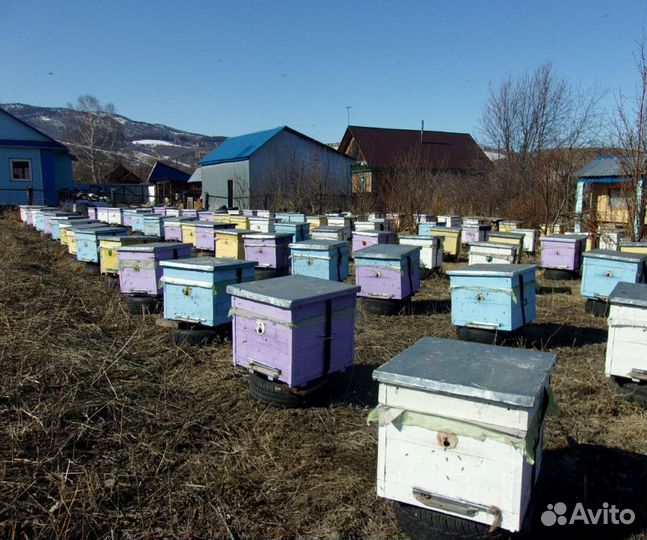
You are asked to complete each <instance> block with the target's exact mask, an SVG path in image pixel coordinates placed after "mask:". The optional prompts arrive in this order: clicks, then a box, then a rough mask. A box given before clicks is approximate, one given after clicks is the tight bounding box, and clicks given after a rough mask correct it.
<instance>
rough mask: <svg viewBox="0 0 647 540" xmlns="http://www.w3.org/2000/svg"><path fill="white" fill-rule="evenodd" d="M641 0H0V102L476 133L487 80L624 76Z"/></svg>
mask: <svg viewBox="0 0 647 540" xmlns="http://www.w3.org/2000/svg"><path fill="white" fill-rule="evenodd" d="M646 25H647V3H646V2H645V1H644V0H454V1H452V0H449V1H448V0H443V1H440V0H428V1H419V2H413V1H406V0H404V1H391V2H387V1H381V0H374V1H361V0H360V1H352V0H348V1H336V0H335V1H326V2H323V1H316V2H315V1H312V0H300V1H297V0H295V1H292V0H290V1H287V0H286V1H281V2H279V1H275V0H264V1H233V0H232V1H229V2H223V1H217V0H215V1H214V0H212V1H208V0H195V1H191V0H187V1H184V2H179V1H170V0H158V1H154V0H130V1H122V0H114V1H109V2H103V1H98V0H60V1H58V2H54V1H44V0H41V1H34V0H0V103H8V102H23V103H30V104H34V105H42V106H65V105H66V104H67V103H68V102H74V101H75V100H76V98H77V97H78V96H79V95H81V94H86V93H87V94H93V95H95V96H96V97H98V98H99V99H100V100H102V101H111V102H113V103H114V104H115V106H116V108H117V112H119V113H121V114H123V115H125V116H128V117H130V118H132V119H135V120H143V121H147V122H158V123H162V124H167V125H170V126H173V127H176V128H180V129H185V130H188V131H195V132H198V133H205V134H209V135H226V136H231V135H237V134H241V133H246V132H250V131H258V130H261V129H267V128H271V127H276V126H278V125H283V124H287V125H289V126H291V127H293V128H295V129H297V130H299V131H302V132H304V133H306V134H308V135H310V136H312V137H315V138H317V139H319V140H322V141H324V142H333V141H338V140H339V139H340V138H341V136H342V134H343V132H344V129H345V127H346V123H347V122H346V118H347V116H346V115H347V109H346V107H347V106H350V107H352V108H351V109H350V120H351V123H353V124H358V125H371V126H382V127H399V128H413V129H418V128H419V126H420V120H421V119H424V120H425V127H426V128H427V129H436V130H444V131H465V132H471V133H473V134H475V135H478V132H477V126H478V119H479V117H480V115H481V110H482V107H483V104H484V102H485V100H486V98H487V92H488V85H489V84H490V83H494V84H496V83H497V82H498V81H500V80H501V79H502V78H503V77H505V76H506V75H507V74H510V75H512V76H513V77H515V76H518V75H520V74H521V73H523V71H524V70H532V69H534V68H535V67H536V66H537V65H538V64H540V63H541V62H544V61H552V63H553V65H554V68H555V70H556V72H557V73H558V74H559V75H560V76H562V77H565V78H566V79H568V80H569V82H571V83H572V84H573V85H581V86H583V87H590V86H594V85H595V86H598V87H599V88H603V89H605V90H607V91H608V94H607V97H606V98H605V100H604V102H603V104H604V105H605V106H606V107H607V108H612V107H613V105H614V103H615V99H616V96H617V95H618V93H619V92H620V91H621V90H622V91H624V92H625V93H630V92H632V91H633V88H634V86H635V83H636V82H637V73H636V70H635V66H634V60H633V56H632V52H633V51H634V50H635V48H636V41H638V40H640V38H641V36H642V35H643V34H644V32H645V27H646Z"/></svg>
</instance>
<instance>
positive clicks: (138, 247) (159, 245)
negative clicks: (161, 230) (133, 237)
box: [117, 242, 193, 251]
mask: <svg viewBox="0 0 647 540" xmlns="http://www.w3.org/2000/svg"><path fill="white" fill-rule="evenodd" d="M179 247H190V248H192V247H193V246H192V245H191V244H180V243H179V242H151V243H150V244H133V245H130V246H121V247H118V248H117V251H156V250H158V249H164V248H171V249H175V248H179Z"/></svg>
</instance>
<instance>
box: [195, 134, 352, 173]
mask: <svg viewBox="0 0 647 540" xmlns="http://www.w3.org/2000/svg"><path fill="white" fill-rule="evenodd" d="M282 131H286V132H288V133H291V134H293V135H296V136H297V137H301V138H302V139H305V140H307V141H310V142H311V143H313V144H316V145H319V146H321V147H322V148H325V149H326V150H327V151H329V152H332V153H334V154H336V155H337V156H340V157H342V158H346V157H347V156H346V155H344V154H343V153H340V152H338V151H337V150H336V149H335V148H332V147H330V146H328V145H327V144H324V143H322V142H319V141H318V140H316V139H313V138H312V137H308V136H307V135H304V134H303V133H300V132H298V131H297V130H296V129H292V128H291V127H288V126H279V127H277V128H274V129H268V130H265V131H257V132H256V133H248V134H247V135H240V136H238V137H230V138H229V139H227V140H226V141H225V142H223V143H222V144H221V145H220V146H218V147H217V148H216V149H215V150H213V151H212V152H211V153H209V154H207V155H206V156H205V157H203V158H202V160H201V161H200V165H201V166H202V165H214V164H216V163H231V162H235V161H244V160H246V159H249V157H250V156H251V155H252V154H253V153H254V152H256V151H257V150H259V149H260V148H261V147H262V146H263V145H264V144H265V143H267V142H268V141H269V140H270V139H272V138H273V137H275V136H276V135H278V134H279V133H281V132H282Z"/></svg>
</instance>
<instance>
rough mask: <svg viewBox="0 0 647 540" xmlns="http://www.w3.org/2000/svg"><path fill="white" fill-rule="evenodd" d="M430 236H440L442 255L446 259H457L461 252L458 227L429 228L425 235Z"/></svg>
mask: <svg viewBox="0 0 647 540" xmlns="http://www.w3.org/2000/svg"><path fill="white" fill-rule="evenodd" d="M426 234H428V235H430V236H442V237H443V238H444V240H443V253H444V254H445V255H447V256H448V257H454V258H456V257H458V255H459V254H460V252H461V229H460V228H458V227H430V228H429V229H428V230H427V233H426Z"/></svg>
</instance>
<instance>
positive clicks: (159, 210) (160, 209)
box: [153, 206, 166, 216]
mask: <svg viewBox="0 0 647 540" xmlns="http://www.w3.org/2000/svg"><path fill="white" fill-rule="evenodd" d="M165 210H166V207H165V206H154V207H153V214H157V215H158V216H164V213H165Z"/></svg>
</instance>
